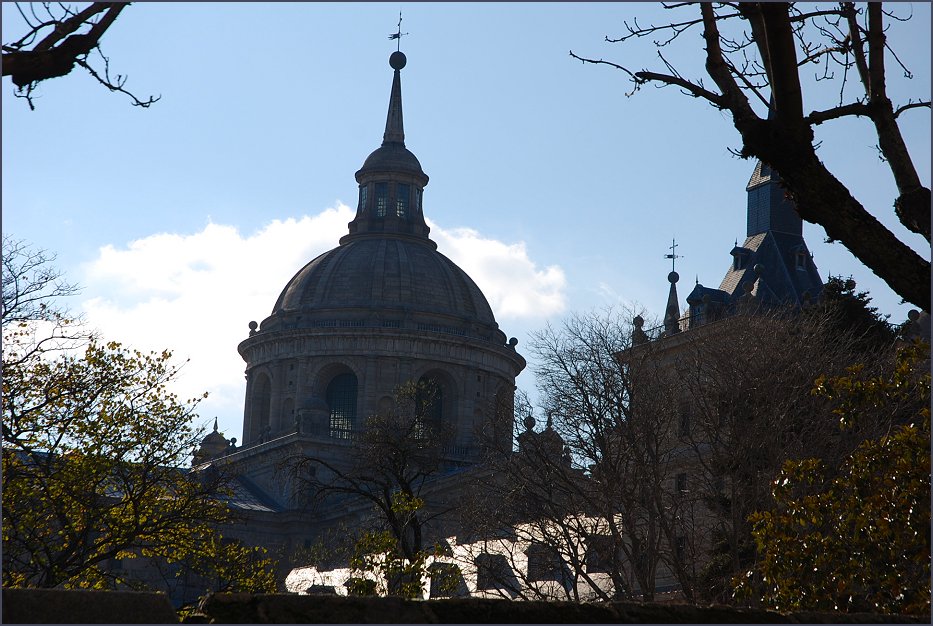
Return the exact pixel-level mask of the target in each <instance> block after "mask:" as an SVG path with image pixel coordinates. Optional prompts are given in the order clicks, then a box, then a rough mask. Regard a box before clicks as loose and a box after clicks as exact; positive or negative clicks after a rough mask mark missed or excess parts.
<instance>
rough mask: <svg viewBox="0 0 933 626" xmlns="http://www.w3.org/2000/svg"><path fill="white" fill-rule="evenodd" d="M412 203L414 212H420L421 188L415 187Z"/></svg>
mask: <svg viewBox="0 0 933 626" xmlns="http://www.w3.org/2000/svg"><path fill="white" fill-rule="evenodd" d="M412 204H413V205H414V207H413V208H414V211H415V214H418V213H420V212H421V190H420V189H418V188H417V187H415V197H414V200H413V201H412Z"/></svg>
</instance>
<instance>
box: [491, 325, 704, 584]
mask: <svg viewBox="0 0 933 626" xmlns="http://www.w3.org/2000/svg"><path fill="white" fill-rule="evenodd" d="M631 319H632V315H631V313H629V314H628V320H631ZM628 320H626V319H625V318H624V316H619V315H618V314H616V313H611V312H610V313H609V314H608V315H599V314H589V315H574V316H571V317H570V318H568V319H567V320H565V321H564V322H563V324H562V325H561V326H560V327H558V328H552V327H548V328H546V329H545V330H543V331H541V332H539V333H537V334H536V335H535V337H534V338H533V340H532V345H531V351H532V353H533V355H534V357H535V362H536V374H537V376H538V380H539V385H540V391H541V397H542V410H543V412H544V414H545V415H546V419H545V421H546V427H545V428H544V429H543V430H541V431H540V432H535V431H534V425H535V419H534V418H533V417H532V416H531V415H530V408H529V407H527V405H525V406H523V405H522V403H519V405H518V407H519V415H520V416H521V415H522V414H524V419H523V420H519V421H520V422H521V423H523V425H524V428H525V430H524V431H522V430H521V429H519V430H518V431H517V437H516V439H517V445H518V448H519V451H518V453H517V454H516V455H514V456H513V457H512V458H510V459H507V460H504V461H502V462H501V463H500V464H499V465H497V466H496V467H495V469H494V470H493V473H496V474H498V475H499V479H498V480H496V481H493V482H491V483H487V484H484V485H483V489H484V490H485V491H486V492H487V497H486V501H485V506H482V505H481V506H479V507H477V508H478V510H479V511H481V513H480V515H479V516H480V517H481V518H482V519H486V520H497V521H505V522H506V523H507V524H509V530H510V533H511V535H512V536H513V537H515V538H516V539H520V540H521V542H524V543H526V544H529V545H532V546H535V545H537V546H540V548H539V549H543V550H549V551H550V553H551V554H554V555H557V556H559V557H560V559H561V561H562V563H563V566H564V567H565V568H566V571H562V572H556V571H552V572H551V575H552V576H553V575H556V574H558V573H559V574H560V576H559V577H558V580H559V581H560V582H561V585H560V586H559V587H555V586H553V585H551V586H547V587H545V588H543V589H544V592H546V593H544V595H545V596H546V597H550V598H553V597H554V594H555V593H557V595H560V594H561V593H562V594H563V595H564V597H563V599H567V600H585V599H593V598H596V599H603V600H610V599H621V598H634V597H640V598H642V599H645V600H650V599H652V598H653V597H654V593H655V588H656V581H657V579H658V576H659V569H660V567H661V565H662V564H664V565H665V566H667V567H671V566H672V564H674V565H676V563H679V561H677V559H678V557H680V558H683V556H684V555H683V554H681V553H678V552H677V551H676V550H675V549H674V548H676V545H677V543H676V541H677V537H678V536H679V535H677V530H678V529H677V528H676V526H675V524H674V523H673V522H672V521H671V520H673V519H675V518H678V515H679V509H680V507H681V505H682V503H681V501H680V500H678V499H676V498H674V495H673V489H674V485H673V476H674V474H673V471H674V469H675V468H676V466H677V463H676V454H677V443H676V438H674V437H672V432H671V431H672V428H673V427H674V426H673V424H674V419H675V415H676V411H675V408H676V402H674V401H673V400H672V398H673V397H674V396H673V392H672V390H671V388H670V380H669V378H670V377H669V376H668V375H667V371H666V370H660V369H658V368H657V367H656V364H657V363H658V361H657V360H656V359H652V358H651V357H650V356H649V355H648V354H647V353H645V352H644V351H642V352H641V353H639V354H638V355H637V356H635V355H630V356H629V357H628V359H627V360H621V359H619V358H618V356H617V355H619V354H620V353H625V352H626V351H628V350H629V349H630V348H631V347H632V341H631V340H632V332H631V331H632V330H633V328H632V326H631V322H630V321H628ZM490 490H493V491H492V492H491V493H489V492H490ZM495 530H496V529H495V528H494V527H491V528H486V529H484V530H483V531H482V532H485V533H486V534H487V535H490V536H493V535H495ZM501 543H502V542H501V541H500V542H499V544H501ZM519 556H521V555H519ZM522 558H523V559H524V558H525V557H524V556H523V557H522ZM524 562H525V561H524V560H522V561H520V563H516V565H519V567H513V570H516V571H519V572H521V571H523V570H522V567H521V563H524ZM528 567H529V568H531V567H532V566H531V565H530V564H529V565H528ZM532 569H534V568H532ZM552 569H553V568H552ZM673 569H674V570H675V571H683V570H684V569H685V568H684V567H683V566H680V567H679V568H677V567H673ZM528 575H529V576H531V577H532V578H534V579H536V578H537V575H535V574H528ZM527 582H535V581H534V580H531V581H527ZM683 582H684V584H683V585H682V586H683V588H684V589H685V592H686V593H687V595H688V597H690V585H689V584H687V583H688V582H689V581H686V580H684V581H683ZM523 589H529V591H527V592H526V591H522V593H531V594H538V595H541V594H542V593H543V592H542V587H541V586H540V585H525V586H524V587H523Z"/></svg>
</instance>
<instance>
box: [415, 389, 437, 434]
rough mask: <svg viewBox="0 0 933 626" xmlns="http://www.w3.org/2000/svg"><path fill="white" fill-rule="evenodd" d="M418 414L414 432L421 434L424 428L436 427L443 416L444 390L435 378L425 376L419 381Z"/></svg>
mask: <svg viewBox="0 0 933 626" xmlns="http://www.w3.org/2000/svg"><path fill="white" fill-rule="evenodd" d="M417 406H418V414H417V416H416V418H415V419H416V423H415V432H416V434H417V436H423V435H424V431H425V429H426V428H438V427H439V426H440V425H441V420H442V419H443V418H444V390H443V388H442V387H441V385H440V384H439V383H438V381H437V379H436V378H433V377H426V378H422V379H421V381H420V385H419V389H418V394H417Z"/></svg>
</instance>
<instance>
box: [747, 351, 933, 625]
mask: <svg viewBox="0 0 933 626" xmlns="http://www.w3.org/2000/svg"><path fill="white" fill-rule="evenodd" d="M925 354H926V352H925V351H924V350H923V347H922V346H919V345H918V344H915V345H914V346H910V347H908V348H906V349H904V350H903V351H902V352H901V353H900V354H899V355H898V361H897V364H896V367H895V368H894V370H893V373H890V374H888V375H886V376H878V377H874V378H869V379H865V380H858V379H856V378H854V377H853V376H850V377H844V378H837V379H833V380H826V379H820V380H818V381H817V384H816V386H815V388H814V392H815V393H821V394H825V395H828V396H829V397H832V398H833V399H834V400H836V402H837V414H839V415H841V416H842V419H843V421H844V422H846V423H855V422H856V421H857V420H858V418H859V412H860V411H863V410H864V409H865V408H866V407H868V406H875V405H877V404H879V403H880V404H882V405H883V404H885V403H887V404H893V403H904V404H905V405H907V406H917V405H918V403H919V406H921V407H923V408H922V409H920V410H919V411H918V419H917V420H915V421H914V423H912V424H908V425H904V426H899V427H895V428H894V429H893V430H892V431H891V432H890V433H889V434H888V435H887V436H884V437H880V438H879V439H877V440H867V441H864V442H862V443H861V444H860V445H859V446H858V448H857V449H856V450H855V451H854V452H853V453H852V454H851V455H850V456H849V457H848V458H847V459H846V460H845V461H844V463H843V466H842V467H841V468H840V471H839V472H838V475H837V476H836V478H834V479H833V480H832V481H831V482H828V483H826V482H825V481H824V479H823V475H824V471H823V467H822V464H821V463H820V462H819V460H816V459H807V460H802V461H788V462H786V463H785V464H784V466H783V468H782V471H781V473H780V475H779V476H778V477H777V478H776V479H775V480H774V481H773V483H772V492H773V495H774V498H775V502H776V504H777V507H776V509H775V510H774V511H764V512H758V513H755V514H753V515H752V516H750V517H749V521H751V522H752V524H753V531H752V534H753V536H754V538H755V542H756V544H757V546H758V550H759V553H760V555H761V561H760V563H759V564H758V566H757V568H756V570H755V572H756V574H758V575H760V580H761V582H760V583H758V582H756V578H755V577H754V576H746V577H743V578H740V579H737V580H736V581H734V584H735V588H736V597H745V598H749V597H752V596H754V595H755V594H760V595H761V597H762V600H763V601H764V603H765V604H767V605H769V606H773V607H775V608H777V609H778V610H793V609H808V610H821V609H827V610H829V609H833V610H839V611H846V612H849V611H882V612H887V613H909V614H926V615H928V614H929V611H930V584H929V580H930V535H929V529H930V420H929V418H928V413H929V410H928V408H927V406H928V403H929V379H930V377H929V373H928V372H926V367H927V366H926V364H925V363H924V362H923V361H919V360H918V358H919V357H920V356H923V355H925ZM861 371H862V370H861V369H860V368H853V370H852V372H853V374H859V373H860V372H861Z"/></svg>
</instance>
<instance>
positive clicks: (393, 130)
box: [382, 50, 408, 146]
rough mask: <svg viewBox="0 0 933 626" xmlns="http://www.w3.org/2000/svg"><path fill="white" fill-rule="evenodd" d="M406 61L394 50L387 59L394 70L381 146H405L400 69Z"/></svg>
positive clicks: (401, 53)
mask: <svg viewBox="0 0 933 626" xmlns="http://www.w3.org/2000/svg"><path fill="white" fill-rule="evenodd" d="M407 61H408V59H406V58H405V53H404V52H400V51H398V50H396V51H395V52H393V53H392V56H390V57H389V65H390V66H391V67H392V69H394V70H395V76H394V77H393V78H392V92H391V94H390V95H389V113H388V115H386V132H385V134H384V135H383V136H382V145H386V144H388V143H400V144H402V145H403V146H404V145H405V125H404V123H403V121H402V76H401V69H402V68H403V67H405V64H406V63H407Z"/></svg>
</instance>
